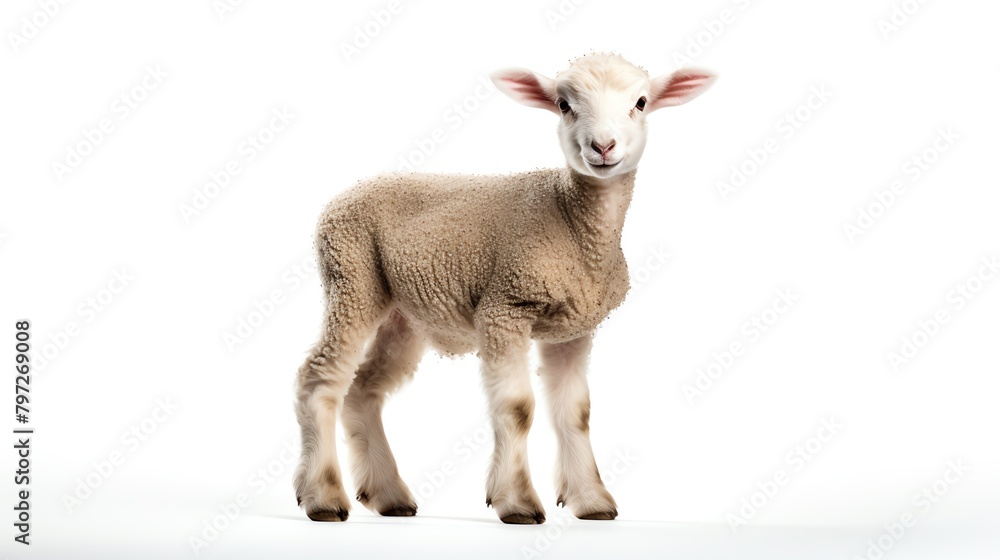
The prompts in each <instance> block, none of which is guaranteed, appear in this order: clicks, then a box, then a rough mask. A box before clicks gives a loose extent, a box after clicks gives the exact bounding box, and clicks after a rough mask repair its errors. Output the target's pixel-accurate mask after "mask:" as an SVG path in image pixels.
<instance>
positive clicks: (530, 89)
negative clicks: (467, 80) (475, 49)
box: [490, 68, 561, 115]
mask: <svg viewBox="0 0 1000 560" xmlns="http://www.w3.org/2000/svg"><path fill="white" fill-rule="evenodd" d="M490 79H491V80H493V83H494V84H496V86H497V89H499V90H500V91H502V92H503V93H504V94H505V95H506V96H507V97H510V98H511V99H513V100H514V101H517V102H518V103H522V104H524V105H527V106H528V107H538V108H539V109H547V110H549V111H552V112H553V113H555V114H557V115H559V114H561V112H560V111H559V107H557V106H556V85H555V82H554V81H552V80H551V79H549V78H546V77H545V76H542V75H541V74H536V73H534V72H532V71H531V70H525V69H524V68H506V69H504V70H497V71H496V72H494V73H492V74H490Z"/></svg>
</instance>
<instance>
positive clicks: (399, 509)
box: [378, 505, 417, 517]
mask: <svg viewBox="0 0 1000 560" xmlns="http://www.w3.org/2000/svg"><path fill="white" fill-rule="evenodd" d="M378 513H379V515H384V516H385V517H413V516H414V515H416V514H417V506H408V505H401V506H393V507H391V508H389V509H387V510H383V511H380V512H378Z"/></svg>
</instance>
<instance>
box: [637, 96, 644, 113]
mask: <svg viewBox="0 0 1000 560" xmlns="http://www.w3.org/2000/svg"><path fill="white" fill-rule="evenodd" d="M635 108H636V109H638V110H640V111H642V110H643V109H645V108H646V98H645V97H640V98H639V100H638V101H636V102H635Z"/></svg>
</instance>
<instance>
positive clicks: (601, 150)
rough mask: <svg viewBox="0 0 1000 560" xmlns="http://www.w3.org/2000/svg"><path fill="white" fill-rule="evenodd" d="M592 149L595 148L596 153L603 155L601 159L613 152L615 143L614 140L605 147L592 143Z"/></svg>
mask: <svg viewBox="0 0 1000 560" xmlns="http://www.w3.org/2000/svg"><path fill="white" fill-rule="evenodd" d="M590 147H591V148H593V150H594V151H595V152H597V153H599V154H601V157H604V156H606V155H607V154H608V152H610V151H611V148H614V147H615V141H614V140H612V141H610V142H608V143H607V144H604V145H603V146H602V145H601V144H598V143H597V142H596V141H591V142H590Z"/></svg>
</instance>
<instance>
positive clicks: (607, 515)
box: [577, 509, 618, 521]
mask: <svg viewBox="0 0 1000 560" xmlns="http://www.w3.org/2000/svg"><path fill="white" fill-rule="evenodd" d="M577 517H579V518H580V519H593V520H598V521H611V520H612V519H614V518H616V517H618V510H617V509H613V510H611V511H594V512H591V513H585V514H583V515H578V516H577Z"/></svg>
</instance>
